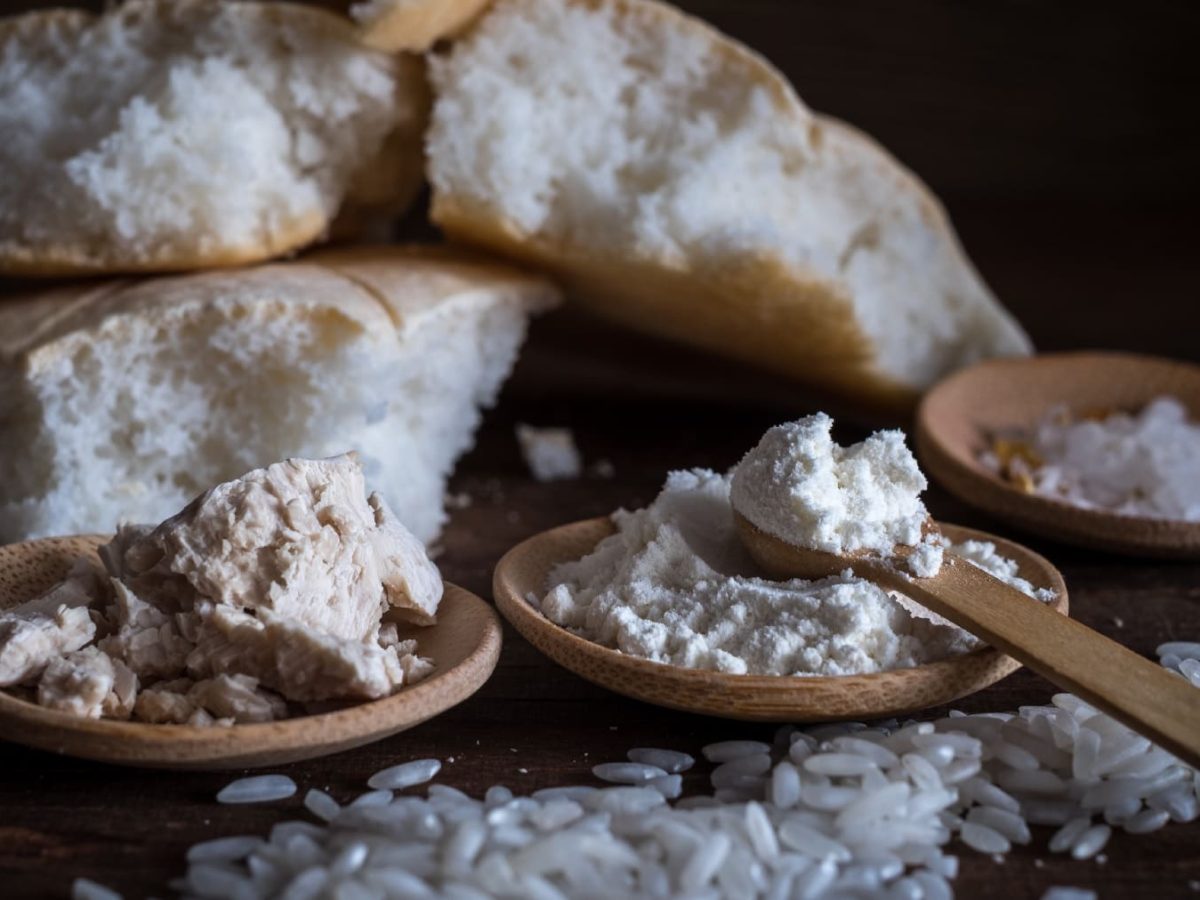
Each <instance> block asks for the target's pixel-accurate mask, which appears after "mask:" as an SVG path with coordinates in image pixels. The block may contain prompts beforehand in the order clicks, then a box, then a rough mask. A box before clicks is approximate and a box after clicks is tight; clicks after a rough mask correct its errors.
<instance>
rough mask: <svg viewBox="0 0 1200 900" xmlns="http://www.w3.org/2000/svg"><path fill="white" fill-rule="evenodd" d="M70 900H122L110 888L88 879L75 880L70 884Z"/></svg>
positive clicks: (122, 899)
mask: <svg viewBox="0 0 1200 900" xmlns="http://www.w3.org/2000/svg"><path fill="white" fill-rule="evenodd" d="M71 900H124V898H123V897H122V896H121V895H120V894H118V893H117V892H116V891H114V890H113V889H112V888H108V887H105V886H104V885H102V884H100V883H99V882H96V881H92V880H91V879H90V878H76V879H75V880H74V881H73V882H71Z"/></svg>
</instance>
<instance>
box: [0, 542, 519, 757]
mask: <svg viewBox="0 0 1200 900" xmlns="http://www.w3.org/2000/svg"><path fill="white" fill-rule="evenodd" d="M107 540H108V538H106V537H100V536H95V535H81V536H73V537H60V538H44V539H42V540H37V541H27V542H25V543H22V544H12V545H9V546H7V547H0V608H6V607H9V606H15V605H16V604H18V603H23V602H24V601H26V600H30V599H32V598H33V597H36V596H37V595H38V594H40V593H42V592H43V591H44V590H46V589H47V588H49V587H52V586H53V585H54V584H55V583H57V582H58V581H60V580H62V578H63V576H64V575H65V574H66V573H67V570H68V569H69V568H70V567H71V563H72V561H73V560H74V559H75V558H76V557H78V556H81V555H87V554H94V553H95V552H96V548H97V547H98V546H99V545H100V544H102V543H104V542H105V541H107ZM398 624H399V623H398ZM399 630H400V633H401V637H402V638H415V639H416V641H417V648H418V652H419V653H420V654H421V655H422V656H427V657H431V658H432V659H433V661H434V664H435V665H436V667H437V668H436V669H435V670H434V672H433V673H432V674H431V675H430V676H429V677H428V678H426V679H425V680H424V681H420V682H418V683H417V684H414V685H412V686H411V687H405V688H401V689H400V690H399V691H397V692H396V693H395V694H392V695H391V696H390V697H384V698H383V699H381V700H371V701H364V702H361V703H348V702H339V703H330V704H324V705H323V708H322V709H321V710H320V711H319V712H318V711H316V710H314V714H311V715H299V716H295V717H293V718H289V719H281V720H280V721H278V722H264V723H262V724H254V725H250V724H247V725H233V726H230V727H228V728H222V727H214V728H198V727H195V726H192V725H150V724H147V723H144V722H119V721H115V720H112V719H85V718H81V717H79V716H74V715H71V714H70V713H65V712H58V711H56V710H51V709H46V708H45V707H42V706H38V705H37V704H36V703H31V702H29V701H27V700H23V699H21V698H20V697H17V696H14V695H13V694H10V693H7V692H5V691H3V690H0V737H2V738H4V739H5V740H10V741H15V742H16V743H19V744H25V745H27V746H30V747H37V748H39V749H42V750H49V751H51V752H54V753H62V754H64V755H66V756H78V757H82V758H83V759H95V760H100V761H102V762H110V763H121V764H124V765H135V766H149V767H152V768H162V769H233V768H239V769H240V768H246V767H252V766H274V765H279V764H281V763H288V762H295V761H296V760H301V759H312V758H314V757H318V756H326V755H328V754H330V753H338V752H340V751H342V750H349V749H350V748H352V747H358V746H361V745H363V744H368V743H371V742H372V741H377V740H380V739H382V738H385V737H388V736H389V735H393V734H396V733H397V732H400V731H404V730H405V729H408V728H412V727H413V726H415V725H419V724H420V723H421V722H424V721H426V720H427V719H430V718H433V717H434V716H436V715H438V714H439V713H441V712H444V711H446V710H447V709H449V708H450V707H452V706H455V705H456V704H458V703H461V702H462V701H463V700H466V699H467V698H468V697H470V696H471V695H472V694H474V693H475V692H476V691H477V690H479V688H480V687H481V686H482V685H483V683H484V682H485V681H487V679H488V677H489V676H490V675H491V674H492V670H493V669H494V668H495V667H496V661H497V660H498V659H499V658H500V621H499V619H498V618H497V616H496V613H495V612H494V611H493V609H492V607H491V606H490V605H489V604H487V603H485V602H484V601H483V600H481V599H480V598H479V597H476V596H475V595H474V594H472V593H470V592H468V591H465V590H463V589H462V588H460V587H457V586H455V585H453V584H449V583H447V584H446V592H445V594H444V595H443V597H442V602H441V605H440V606H439V607H438V621H437V624H436V625H431V626H429V627H427V628H419V627H415V626H406V625H403V624H399Z"/></svg>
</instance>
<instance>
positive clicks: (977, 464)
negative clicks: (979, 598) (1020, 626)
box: [917, 352, 1200, 559]
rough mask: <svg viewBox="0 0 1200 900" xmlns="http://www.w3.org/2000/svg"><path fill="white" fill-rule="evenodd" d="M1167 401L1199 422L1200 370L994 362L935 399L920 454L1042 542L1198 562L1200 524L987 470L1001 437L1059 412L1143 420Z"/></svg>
mask: <svg viewBox="0 0 1200 900" xmlns="http://www.w3.org/2000/svg"><path fill="white" fill-rule="evenodd" d="M1163 395H1169V396H1172V397H1174V398H1176V399H1177V400H1179V402H1180V403H1182V404H1183V406H1184V407H1185V408H1186V409H1187V410H1188V413H1189V415H1190V417H1191V418H1192V419H1195V420H1200V366H1195V365H1190V364H1188V363H1182V362H1175V361H1173V360H1167V359H1159V358H1156V357H1150V356H1137V355H1134V354H1127V353H1103V352H1089V353H1060V354H1049V355H1045V356H1037V357H1033V358H1030V359H1007V360H989V361H987V362H983V363H979V364H978V365H975V366H971V367H970V368H968V369H964V370H962V371H960V372H957V373H956V374H954V375H951V376H950V377H949V378H947V379H945V380H944V381H941V382H940V383H938V384H937V385H936V386H935V387H934V388H933V389H932V390H931V391H930V392H929V393H928V394H926V396H925V398H924V400H922V401H921V406H920V408H919V410H918V412H917V454H918V456H919V457H920V459H921V465H922V467H923V468H924V469H925V471H926V472H928V473H929V474H930V475H931V476H932V477H933V478H934V479H935V480H936V481H938V482H939V483H940V484H942V485H943V486H945V488H946V489H947V490H949V491H950V492H951V493H953V494H955V495H956V496H957V497H959V498H960V499H961V500H963V501H965V502H967V503H969V504H971V505H972V506H975V507H978V508H979V509H982V510H985V511H987V512H989V513H991V514H992V515H994V516H996V517H997V518H1001V519H1004V520H1006V521H1008V522H1011V523H1012V524H1014V525H1017V526H1018V527H1020V528H1023V529H1025V530H1027V531H1029V532H1031V533H1033V534H1038V535H1042V536H1044V537H1048V538H1053V539H1056V540H1061V541H1066V542H1069V543H1072V544H1077V545H1079V546H1082V547H1087V548H1091V549H1099V550H1110V551H1114V552H1117V553H1128V554H1134V555H1143V556H1156V557H1165V558H1175V559H1197V558H1200V522H1185V521H1177V520H1171V519H1151V518H1146V517H1142V516H1129V515H1120V514H1117V513H1112V512H1105V511H1103V510H1096V509H1084V508H1081V507H1078V506H1074V505H1072V504H1070V503H1067V502H1065V501H1061V500H1055V499H1053V498H1050V497H1044V496H1040V495H1037V494H1030V493H1026V492H1025V491H1023V490H1021V489H1020V488H1019V487H1017V486H1016V485H1014V484H1010V483H1009V482H1008V481H1006V480H1005V479H1004V478H1002V477H1001V476H1000V475H998V474H997V473H995V472H993V471H992V470H991V469H989V468H988V467H987V466H985V465H984V464H983V463H982V462H981V461H980V454H981V453H983V452H984V451H986V450H988V449H989V448H990V446H991V441H992V438H993V437H994V436H996V435H1004V434H1008V433H1012V432H1020V431H1025V430H1028V429H1031V428H1033V427H1034V426H1035V425H1036V424H1037V423H1038V421H1039V420H1040V419H1041V418H1042V417H1043V416H1045V415H1046V414H1047V413H1048V412H1050V411H1051V410H1052V409H1054V408H1055V407H1058V406H1065V407H1066V408H1067V409H1068V410H1071V411H1074V412H1076V413H1085V412H1090V411H1093V410H1098V409H1100V410H1114V411H1115V410H1124V411H1128V412H1136V411H1138V410H1140V409H1141V408H1142V407H1144V406H1146V405H1147V404H1148V403H1149V402H1150V401H1151V400H1154V399H1155V398H1156V397H1160V396H1163ZM1198 477H1200V476H1198Z"/></svg>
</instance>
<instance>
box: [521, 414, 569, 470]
mask: <svg viewBox="0 0 1200 900" xmlns="http://www.w3.org/2000/svg"><path fill="white" fill-rule="evenodd" d="M517 443H519V444H520V445H521V455H522V456H523V457H524V459H525V465H527V466H529V471H530V472H531V473H532V474H533V477H534V478H536V479H537V480H538V481H561V480H566V479H570V478H578V477H579V476H580V474H581V473H582V472H583V460H582V459H581V458H580V455H579V450H578V448H576V446H575V435H574V434H573V433H572V432H571V429H569V428H534V427H533V426H532V425H518V426H517Z"/></svg>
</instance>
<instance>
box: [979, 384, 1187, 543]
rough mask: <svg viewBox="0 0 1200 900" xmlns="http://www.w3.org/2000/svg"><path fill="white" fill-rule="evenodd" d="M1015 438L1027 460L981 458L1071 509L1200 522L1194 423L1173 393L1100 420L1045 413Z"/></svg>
mask: <svg viewBox="0 0 1200 900" xmlns="http://www.w3.org/2000/svg"><path fill="white" fill-rule="evenodd" d="M1019 440H1020V442H1021V443H1022V444H1023V445H1024V448H1025V450H1026V454H1025V455H1026V456H1028V458H1029V460H1026V459H1024V458H1016V459H1013V460H1011V461H1009V462H1008V464H1007V466H1008V468H1007V471H1006V466H1005V464H1004V461H1002V460H1000V459H999V458H998V457H997V456H996V454H995V453H994V452H989V453H985V454H984V455H983V456H982V457H981V461H982V462H983V463H984V464H985V465H987V466H989V467H990V468H992V469H993V470H995V471H997V472H1002V473H1004V474H1007V475H1010V476H1020V477H1021V482H1022V483H1023V484H1025V485H1026V486H1027V487H1028V488H1029V489H1030V490H1032V492H1033V493H1037V494H1041V495H1043V496H1047V497H1052V498H1054V499H1056V500H1062V501H1065V502H1067V503H1070V504H1072V505H1074V506H1081V507H1084V508H1090V509H1103V510H1106V511H1108V512H1115V513H1121V514H1123V515H1130V516H1145V517H1148V518H1154V519H1177V520H1183V521H1188V522H1197V521H1200V422H1193V421H1189V419H1188V413H1187V410H1186V409H1185V408H1184V407H1183V404H1181V403H1180V402H1179V401H1178V400H1176V399H1175V398H1174V397H1159V398H1158V399H1156V400H1154V401H1153V402H1152V403H1150V404H1148V405H1147V406H1146V407H1145V408H1144V409H1143V410H1142V411H1141V412H1139V413H1137V414H1136V415H1130V414H1129V413H1123V412H1121V413H1114V414H1113V415H1110V416H1107V417H1105V418H1103V419H1100V420H1091V419H1082V420H1080V419H1074V418H1072V417H1071V416H1069V415H1068V414H1067V413H1066V411H1065V410H1063V409H1056V410H1052V411H1051V412H1050V413H1049V414H1047V415H1046V416H1045V417H1043V419H1042V420H1041V422H1039V423H1038V425H1037V426H1036V427H1035V428H1034V429H1033V430H1032V432H1031V433H1030V434H1028V435H1023V436H1021V437H1020V438H1019ZM1009 443H1012V442H1011V441H1010V442H1009ZM1030 451H1031V452H1030ZM1030 460H1031V461H1032V464H1031V463H1030Z"/></svg>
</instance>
